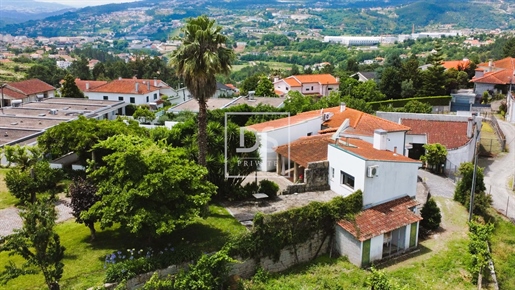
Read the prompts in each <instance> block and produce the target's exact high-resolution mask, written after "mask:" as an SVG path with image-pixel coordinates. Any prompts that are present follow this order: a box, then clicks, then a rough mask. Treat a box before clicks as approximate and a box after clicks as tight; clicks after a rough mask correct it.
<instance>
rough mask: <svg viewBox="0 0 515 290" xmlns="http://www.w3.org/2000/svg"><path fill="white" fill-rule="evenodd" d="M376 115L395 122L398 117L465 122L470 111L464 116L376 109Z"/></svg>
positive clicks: (397, 120) (397, 121)
mask: <svg viewBox="0 0 515 290" xmlns="http://www.w3.org/2000/svg"><path fill="white" fill-rule="evenodd" d="M376 116H377V117H379V118H383V119H386V120H390V121H392V122H395V123H399V120H400V119H414V120H436V121H454V122H456V121H459V122H467V121H468V118H469V117H470V116H471V113H470V114H468V115H466V116H458V115H444V114H415V113H396V112H381V111H377V112H376Z"/></svg>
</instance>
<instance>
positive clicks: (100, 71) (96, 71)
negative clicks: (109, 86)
mask: <svg viewBox="0 0 515 290" xmlns="http://www.w3.org/2000/svg"><path fill="white" fill-rule="evenodd" d="M91 73H92V74H93V79H94V80H98V79H99V77H100V76H105V74H106V68H105V65H104V63H103V62H98V63H97V64H95V66H94V67H93V70H92V71H91Z"/></svg>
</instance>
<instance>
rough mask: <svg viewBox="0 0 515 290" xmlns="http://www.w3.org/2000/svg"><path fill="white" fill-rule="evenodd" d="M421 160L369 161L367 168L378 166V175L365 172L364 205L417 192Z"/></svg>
mask: <svg viewBox="0 0 515 290" xmlns="http://www.w3.org/2000/svg"><path fill="white" fill-rule="evenodd" d="M421 165H422V163H420V162H389V161H367V162H366V168H368V167H369V166H377V175H376V176H374V177H367V176H366V175H367V173H366V172H363V173H362V176H364V181H363V182H364V187H363V188H362V191H363V206H364V207H366V208H367V207H371V206H374V205H377V204H380V203H383V202H385V201H390V200H394V199H396V198H400V197H403V196H406V195H409V196H411V197H414V196H415V195H416V194H417V174H418V168H419V166H421Z"/></svg>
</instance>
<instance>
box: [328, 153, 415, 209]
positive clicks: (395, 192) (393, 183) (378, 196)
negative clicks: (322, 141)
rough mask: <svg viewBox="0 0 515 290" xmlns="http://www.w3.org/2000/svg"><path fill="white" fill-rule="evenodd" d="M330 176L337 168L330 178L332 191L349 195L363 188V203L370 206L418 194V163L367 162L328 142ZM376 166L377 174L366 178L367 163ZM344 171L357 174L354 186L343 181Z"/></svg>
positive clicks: (353, 174)
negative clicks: (342, 174) (351, 186)
mask: <svg viewBox="0 0 515 290" xmlns="http://www.w3.org/2000/svg"><path fill="white" fill-rule="evenodd" d="M328 146H329V147H328V150H327V159H328V160H329V176H331V170H332V168H334V172H335V176H334V178H333V179H331V178H329V186H330V187H331V190H332V191H334V192H336V193H338V194H341V195H343V196H347V195H349V194H351V193H353V192H355V191H356V190H358V189H361V190H362V191H363V206H364V207H366V208H368V207H371V206H374V205H377V204H380V203H383V202H385V201H389V200H393V199H395V198H399V197H402V196H405V195H409V196H415V195H416V191H417V173H418V167H419V166H420V165H421V163H419V162H389V161H366V160H364V159H362V158H360V157H357V156H355V155H353V154H350V153H347V152H345V151H343V149H341V148H340V147H338V146H336V145H334V144H329V145H328ZM372 165H377V166H378V168H377V176H375V177H372V178H370V177H367V168H368V166H372ZM340 171H344V172H346V173H348V174H350V175H352V176H354V188H350V187H349V186H346V185H343V184H340V183H341V173H340Z"/></svg>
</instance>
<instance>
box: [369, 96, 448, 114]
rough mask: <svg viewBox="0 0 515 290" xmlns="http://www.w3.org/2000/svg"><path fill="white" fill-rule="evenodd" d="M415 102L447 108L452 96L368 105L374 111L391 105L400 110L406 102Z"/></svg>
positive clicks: (387, 101)
mask: <svg viewBox="0 0 515 290" xmlns="http://www.w3.org/2000/svg"><path fill="white" fill-rule="evenodd" d="M415 100H416V101H419V102H422V103H428V104H430V105H431V106H449V102H450V101H451V100H452V96H433V97H416V98H408V99H398V100H385V101H377V102H369V103H368V104H369V105H370V106H371V107H372V109H373V110H374V111H377V110H378V109H379V108H380V107H381V106H389V105H391V106H392V107H394V108H401V107H404V105H406V103H407V102H409V101H415Z"/></svg>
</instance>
